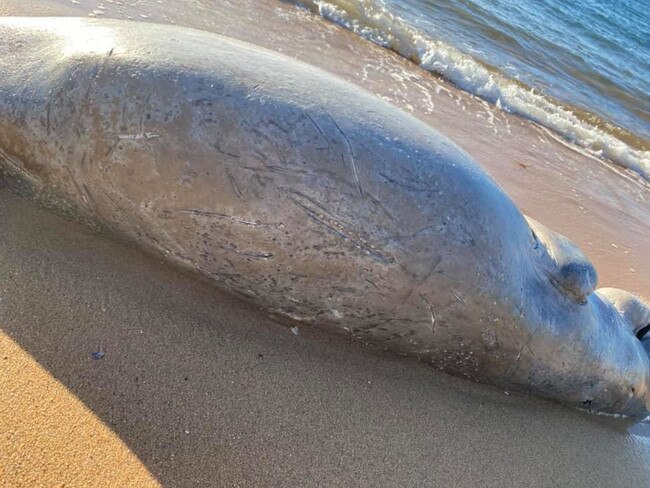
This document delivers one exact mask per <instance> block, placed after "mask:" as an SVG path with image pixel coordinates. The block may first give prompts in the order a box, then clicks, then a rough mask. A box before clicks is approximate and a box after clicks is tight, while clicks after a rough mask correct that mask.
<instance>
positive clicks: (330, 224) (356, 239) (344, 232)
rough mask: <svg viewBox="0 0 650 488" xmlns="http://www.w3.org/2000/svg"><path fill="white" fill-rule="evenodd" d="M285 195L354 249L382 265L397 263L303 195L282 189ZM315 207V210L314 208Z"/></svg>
mask: <svg viewBox="0 0 650 488" xmlns="http://www.w3.org/2000/svg"><path fill="white" fill-rule="evenodd" d="M282 190H283V191H284V192H285V193H288V194H289V198H291V200H292V201H293V203H294V204H295V205H296V206H298V207H299V208H301V209H302V210H303V211H304V212H305V213H306V214H307V216H308V217H309V218H311V219H312V220H313V221H314V222H316V223H317V224H319V225H322V226H323V227H325V228H326V229H327V230H329V231H330V232H332V233H333V234H334V235H336V236H337V237H340V238H341V239H343V240H345V241H347V242H349V243H350V244H352V245H353V246H354V247H356V248H357V249H359V250H360V251H362V252H363V253H364V254H366V255H367V256H370V257H371V258H373V259H375V260H376V261H379V262H380V263H381V264H384V265H389V264H393V263H395V259H394V258H392V257H389V256H384V255H383V254H381V253H380V252H379V251H377V250H376V249H375V248H374V247H375V246H373V245H371V244H368V243H367V242H366V241H365V239H363V238H362V237H360V236H357V235H356V234H354V232H352V231H351V230H350V229H346V228H345V227H344V226H343V225H341V223H340V222H338V221H337V220H336V219H335V218H334V217H333V216H332V215H331V214H330V213H329V212H328V211H327V210H325V208H323V206H322V205H320V204H319V203H317V202H315V201H314V200H312V199H311V198H309V197H308V196H306V195H303V194H302V193H300V192H297V191H293V190H289V189H286V188H283V189H282ZM313 207H315V208H313Z"/></svg>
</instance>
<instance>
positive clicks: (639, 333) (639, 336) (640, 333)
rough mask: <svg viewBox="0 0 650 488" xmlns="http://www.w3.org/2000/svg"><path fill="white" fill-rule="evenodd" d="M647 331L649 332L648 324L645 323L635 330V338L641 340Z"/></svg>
mask: <svg viewBox="0 0 650 488" xmlns="http://www.w3.org/2000/svg"><path fill="white" fill-rule="evenodd" d="M648 332H650V324H648V325H646V326H645V327H642V328H640V329H639V330H638V331H637V332H636V337H637V339H639V340H642V339H643V338H644V337H645V335H646V334H647V333H648Z"/></svg>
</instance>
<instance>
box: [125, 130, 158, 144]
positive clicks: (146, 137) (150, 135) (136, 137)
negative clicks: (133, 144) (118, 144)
mask: <svg viewBox="0 0 650 488" xmlns="http://www.w3.org/2000/svg"><path fill="white" fill-rule="evenodd" d="M115 136H116V137H117V138H118V140H127V141H145V142H147V141H150V140H151V139H159V138H161V137H162V136H161V135H160V134H156V133H154V132H141V133H139V134H116V135H115Z"/></svg>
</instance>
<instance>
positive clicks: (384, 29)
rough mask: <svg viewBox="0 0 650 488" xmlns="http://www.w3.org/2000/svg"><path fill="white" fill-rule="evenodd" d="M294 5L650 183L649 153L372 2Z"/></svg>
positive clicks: (314, 0)
mask: <svg viewBox="0 0 650 488" xmlns="http://www.w3.org/2000/svg"><path fill="white" fill-rule="evenodd" d="M293 3H294V4H296V5H298V6H300V7H304V8H308V9H309V10H311V11H312V12H314V13H317V14H319V15H321V16H322V17H324V18H326V19H328V20H330V21H332V22H335V23H336V24H339V25H341V26H342V27H345V28H346V29H349V30H351V31H353V32H355V33H356V34H358V35H360V36H362V37H364V38H366V39H368V40H370V41H372V42H374V43H376V44H379V45H381V46H383V47H385V48H388V49H391V50H392V51H395V52H396V53H398V54H400V55H401V56H403V57H405V58H407V59H409V60H411V61H413V62H414V63H416V64H417V65H419V66H420V67H422V68H423V69H425V70H427V71H430V72H432V73H436V74H438V75H440V76H442V77H444V78H446V79H447V80H449V81H451V82H452V83H453V84H454V85H456V86H458V87H459V88H461V89H463V90H465V91H468V92H470V93H473V94H474V95H477V96H479V97H480V98H482V99H484V100H486V101H488V102H490V103H493V104H495V105H496V106H497V107H498V108H500V109H502V110H505V111H507V112H511V113H516V114H518V115H521V116H523V117H525V118H527V119H530V120H532V121H534V122H536V123H538V124H540V125H542V126H544V127H546V128H548V129H551V130H553V131H555V132H556V133H558V134H560V135H561V136H562V137H563V138H564V139H566V140H567V141H569V142H571V143H573V144H576V145H578V146H580V147H582V148H584V149H586V150H588V151H589V152H591V153H593V154H595V155H597V156H601V157H604V158H607V159H609V160H611V161H613V162H614V163H616V164H618V165H620V166H623V167H625V168H629V169H631V170H633V171H635V172H636V173H638V174H640V175H641V176H642V177H643V178H645V179H646V180H648V181H650V151H645V150H642V149H638V148H635V147H632V146H630V145H629V144H627V143H626V142H624V141H622V140H620V139H619V138H618V137H616V136H615V135H613V134H611V133H608V132H606V131H604V130H602V129H601V128H599V127H596V126H595V125H593V124H590V123H589V122H587V121H585V120H584V119H582V118H580V117H579V116H578V115H576V114H575V113H574V111H573V110H571V109H570V108H567V107H565V106H563V105H562V104H561V103H559V102H558V101H556V100H553V99H552V98H551V97H549V96H547V95H545V94H543V93H539V92H536V91H535V90H533V89H531V88H530V87H528V86H526V85H524V84H522V83H521V82H519V81H515V80H514V79H511V78H508V77H507V76H505V75H504V74H502V73H500V72H499V71H497V70H495V69H493V68H491V67H488V66H487V65H485V64H483V63H481V62H480V61H478V60H477V59H475V58H473V57H472V56H470V55H468V54H465V53H463V52H462V51H460V50H459V49H457V48H455V47H453V46H451V45H449V44H446V43H444V42H442V41H440V40H437V39H433V38H431V37H430V36H428V35H427V34H425V33H424V32H422V31H420V30H419V29H417V28H415V27H413V26H412V25H410V24H408V23H407V22H405V21H404V20H402V19H401V18H399V17H398V16H396V15H395V14H393V13H392V12H390V11H388V10H387V9H386V8H385V7H384V6H383V5H381V4H379V3H378V2H377V1H376V0H300V1H298V0H296V1H293Z"/></svg>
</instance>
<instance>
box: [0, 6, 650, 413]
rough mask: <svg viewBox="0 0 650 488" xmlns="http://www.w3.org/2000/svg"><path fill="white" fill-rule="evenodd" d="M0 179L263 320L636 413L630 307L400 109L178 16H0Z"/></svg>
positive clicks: (646, 372) (633, 309)
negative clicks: (264, 314) (268, 314)
mask: <svg viewBox="0 0 650 488" xmlns="http://www.w3.org/2000/svg"><path fill="white" fill-rule="evenodd" d="M0 168H1V169H2V173H3V179H4V181H5V183H6V184H7V185H9V186H10V187H12V188H14V189H15V190H16V191H19V192H21V193H23V194H26V195H30V196H31V197H33V198H35V199H37V200H38V201H40V202H42V203H43V204H45V205H48V206H50V207H53V208H56V209H58V210H59V211H62V212H65V213H68V214H70V215H74V216H75V217H77V218H79V219H81V220H83V221H85V222H89V223H92V224H93V225H96V226H99V227H102V228H105V229H109V230H110V231H111V232H113V233H114V234H115V235H117V236H120V237H121V238H124V239H127V240H129V241H131V242H133V243H136V244H137V245H139V246H141V247H142V248H144V249H147V250H149V251H152V252H156V253H159V254H161V255H163V256H165V258H166V259H167V260H168V261H170V262H172V263H175V264H177V265H181V266H183V267H185V268H188V269H191V270H194V271H196V272H197V273H201V274H202V275H204V276H205V277H207V278H209V279H210V280H212V281H213V282H214V283H216V284H217V285H219V286H221V287H223V288H226V289H228V290H231V291H234V292H237V293H239V294H243V295H245V296H247V297H249V298H250V299H251V300H253V301H254V302H255V303H257V304H259V305H260V306H262V307H264V308H266V309H267V310H269V311H273V312H275V313H278V314H282V315H284V316H288V317H291V318H292V319H295V320H298V321H302V322H304V323H306V324H313V325H318V326H321V327H325V328H329V329H332V330H337V331H343V332H344V333H349V334H351V335H353V336H354V337H356V338H358V339H360V340H363V341H366V342H371V343H374V344H378V345H380V346H382V347H385V348H387V349H391V350H394V351H397V352H400V353H403V354H409V355H413V356H417V357H419V358H421V359H423V360H426V361H428V362H430V363H432V364H433V365H435V366H436V367H438V368H440V369H441V370H444V371H448V372H451V373H454V374H458V375H462V376H464V377H467V378H470V379H474V380H479V381H485V382H490V383H492V384H496V385H500V386H507V387H511V388H518V389H520V390H524V391H530V392H533V393H536V394H539V395H543V396H545V397H548V398H553V399H558V400H561V401H564V402H567V403H569V404H572V405H576V406H580V407H588V408H591V409H596V410H600V411H604V412H611V413H620V414H626V415H630V416H635V417H644V416H646V415H647V414H648V409H649V408H650V396H649V393H648V387H649V378H650V361H649V357H648V342H647V339H646V340H645V341H644V333H645V331H647V325H648V324H647V323H645V321H647V320H648V317H650V315H649V314H648V310H649V309H648V307H647V305H646V304H645V303H644V302H642V301H641V300H639V299H638V298H636V297H632V296H631V295H629V294H625V292H621V291H618V290H603V291H599V292H594V290H595V286H596V282H597V277H596V273H595V270H594V269H593V266H592V265H591V264H590V263H589V262H588V261H587V259H586V258H585V257H584V256H583V255H582V253H581V252H580V250H579V249H577V248H576V247H575V246H574V245H572V244H571V243H570V242H569V241H568V240H566V239H565V238H563V237H562V236H559V235H557V234H555V233H553V232H552V231H550V230H548V229H546V228H545V227H543V226H542V225H541V224H539V223H536V222H534V221H532V220H528V219H526V218H525V217H524V216H523V215H522V214H521V212H520V211H519V210H518V209H517V208H516V207H515V205H514V204H513V203H512V201H511V200H510V199H509V198H508V197H507V195H505V194H504V192H503V191H502V190H501V189H500V188H499V187H498V186H497V185H496V184H495V183H494V181H493V180H492V179H491V178H490V177H489V176H488V175H487V174H486V173H485V172H484V171H483V170H482V169H481V168H479V167H478V165H477V164H476V163H474V162H473V161H472V160H471V158H470V157H469V156H468V155H467V154H465V153H464V152H463V151H462V150H460V149H459V148H458V147H457V146H455V145H454V144H453V143H451V142H450V141H448V140H446V139H445V138H444V137H442V136H441V135H439V134H438V133H436V132H435V131H433V130H432V129H431V128H430V127H428V126H427V125H425V124H423V123H422V122H420V121H418V120H417V119H415V118H414V117H412V116H410V115H408V114H406V113H404V112H402V111H400V110H398V109H397V108H395V107H393V106H391V105H390V104H388V103H386V102H384V101H382V100H380V99H379V98H377V97H375V96H373V95H371V94H369V93H367V92H365V91H363V90H362V89H360V88H358V87H356V86H354V85H351V84H349V83H347V82H345V81H343V80H341V79H339V78H337V77H335V76H333V75H331V74H328V73H326V72H324V71H322V70H319V69H316V68H313V67H311V66H309V65H306V64H303V63H300V62H298V61H295V60H293V59H290V58H287V57H285V56H282V55H279V54H276V53H273V52H270V51H267V50H264V49H262V48H259V47H256V46H252V45H249V44H245V43H242V42H238V41H235V40H232V39H228V38H224V37H221V36H218V35H214V34H209V33H206V32H201V31H197V30H191V29H184V28H179V27H173V26H163V25H155V24H136V23H129V22H122V21H108V20H106V21H99V20H89V19H74V18H57V19H52V18H36V19H30V18H3V19H0Z"/></svg>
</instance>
